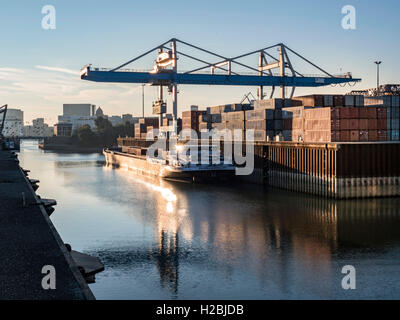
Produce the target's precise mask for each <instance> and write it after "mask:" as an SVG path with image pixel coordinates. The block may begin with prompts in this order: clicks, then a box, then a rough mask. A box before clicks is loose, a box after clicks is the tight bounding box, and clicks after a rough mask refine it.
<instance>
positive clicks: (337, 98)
mask: <svg viewBox="0 0 400 320" xmlns="http://www.w3.org/2000/svg"><path fill="white" fill-rule="evenodd" d="M333 105H334V106H335V107H342V106H343V96H342V95H334V96H333Z"/></svg>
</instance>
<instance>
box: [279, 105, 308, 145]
mask: <svg viewBox="0 0 400 320" xmlns="http://www.w3.org/2000/svg"><path fill="white" fill-rule="evenodd" d="M282 122H283V131H282V134H283V139H284V141H295V142H301V141H304V107H291V108H283V109H282Z"/></svg>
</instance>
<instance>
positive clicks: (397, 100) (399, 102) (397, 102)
mask: <svg viewBox="0 0 400 320" xmlns="http://www.w3.org/2000/svg"><path fill="white" fill-rule="evenodd" d="M392 106H393V107H400V96H392Z"/></svg>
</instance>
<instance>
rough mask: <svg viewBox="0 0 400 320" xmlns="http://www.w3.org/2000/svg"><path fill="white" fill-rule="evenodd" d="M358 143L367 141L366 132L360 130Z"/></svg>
mask: <svg viewBox="0 0 400 320" xmlns="http://www.w3.org/2000/svg"><path fill="white" fill-rule="evenodd" d="M360 141H368V131H367V130H360Z"/></svg>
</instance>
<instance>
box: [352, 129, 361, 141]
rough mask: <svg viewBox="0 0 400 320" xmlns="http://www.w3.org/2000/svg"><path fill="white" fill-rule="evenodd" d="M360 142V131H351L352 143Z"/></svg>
mask: <svg viewBox="0 0 400 320" xmlns="http://www.w3.org/2000/svg"><path fill="white" fill-rule="evenodd" d="M359 140H360V131H358V130H350V141H351V142H356V141H359Z"/></svg>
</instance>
